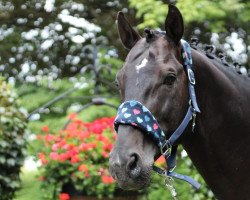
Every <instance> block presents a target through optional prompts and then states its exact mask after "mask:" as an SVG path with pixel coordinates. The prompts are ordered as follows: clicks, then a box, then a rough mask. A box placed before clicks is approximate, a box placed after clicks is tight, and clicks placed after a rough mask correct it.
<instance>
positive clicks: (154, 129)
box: [114, 40, 200, 192]
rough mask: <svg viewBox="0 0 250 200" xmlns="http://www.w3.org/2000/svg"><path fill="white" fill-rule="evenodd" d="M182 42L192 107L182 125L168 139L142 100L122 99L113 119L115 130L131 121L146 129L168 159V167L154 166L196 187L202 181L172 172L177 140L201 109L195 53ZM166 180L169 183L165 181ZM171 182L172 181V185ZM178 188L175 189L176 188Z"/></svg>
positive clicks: (134, 124)
mask: <svg viewBox="0 0 250 200" xmlns="http://www.w3.org/2000/svg"><path fill="white" fill-rule="evenodd" d="M181 44H182V51H181V53H182V59H183V67H184V70H185V71H186V73H187V76H188V80H189V81H188V90H189V99H190V100H189V108H188V110H187V113H186V115H185V117H184V119H183V120H182V122H181V124H180V125H179V127H178V128H177V129H176V130H175V131H174V133H172V134H171V136H170V138H169V139H166V137H165V133H164V132H163V131H162V129H161V128H160V125H159V123H158V122H157V120H156V119H155V117H154V116H153V114H152V113H151V112H150V111H149V109H148V108H146V107H145V106H144V105H143V104H141V103H140V102H139V101H136V100H131V101H126V102H124V103H122V104H121V105H120V106H119V108H118V113H117V117H116V119H115V122H114V126H115V130H116V132H118V127H119V125H120V124H124V125H130V126H133V127H136V128H138V129H140V130H141V131H142V132H143V133H146V134H148V135H149V136H150V137H152V139H153V140H154V141H155V142H156V143H157V145H158V147H159V148H160V150H161V154H162V155H163V156H164V158H165V159H166V163H167V170H163V169H161V168H159V167H156V166H153V169H154V171H156V172H157V173H158V174H160V175H163V176H165V177H168V178H169V177H170V178H171V177H173V178H177V179H181V180H184V181H186V182H188V183H190V184H191V185H192V186H193V187H194V188H196V189H199V188H200V184H199V183H197V182H196V181H195V180H193V179H192V178H190V177H188V176H186V175H182V174H178V173H175V172H173V170H174V168H175V166H176V153H177V146H178V144H176V141H177V140H178V139H179V138H180V137H181V135H182V133H183V132H184V130H185V129H186V127H187V126H188V124H189V122H190V121H191V120H192V131H193V130H194V128H195V118H196V113H197V112H198V113H200V109H199V107H198V104H197V100H196V95H195V89H194V86H195V77H194V72H193V69H192V57H191V48H190V45H189V44H188V43H187V42H186V41H185V40H181ZM166 184H167V183H166ZM170 186H171V185H170ZM174 192H175V191H174Z"/></svg>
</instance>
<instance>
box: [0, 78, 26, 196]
mask: <svg viewBox="0 0 250 200" xmlns="http://www.w3.org/2000/svg"><path fill="white" fill-rule="evenodd" d="M26 132H27V131H26V115H25V111H24V109H22V108H20V107H19V104H18V97H17V95H16V93H15V92H14V91H13V88H12V87H11V86H10V85H8V84H7V83H6V82H5V81H4V80H3V78H1V77H0V169H1V170H0V196H1V197H0V199H1V200H9V199H13V197H14V195H15V191H16V190H17V189H18V188H19V187H20V177H19V173H20V168H21V166H22V164H23V161H24V155H25V147H26V139H25V138H26V136H25V135H26Z"/></svg>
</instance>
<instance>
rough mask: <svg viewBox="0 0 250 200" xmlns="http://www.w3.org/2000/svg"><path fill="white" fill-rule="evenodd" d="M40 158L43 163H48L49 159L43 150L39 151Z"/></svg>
mask: <svg viewBox="0 0 250 200" xmlns="http://www.w3.org/2000/svg"><path fill="white" fill-rule="evenodd" d="M38 158H39V159H40V161H41V163H42V164H43V165H46V164H48V160H47V159H46V156H45V154H44V153H43V152H41V153H38Z"/></svg>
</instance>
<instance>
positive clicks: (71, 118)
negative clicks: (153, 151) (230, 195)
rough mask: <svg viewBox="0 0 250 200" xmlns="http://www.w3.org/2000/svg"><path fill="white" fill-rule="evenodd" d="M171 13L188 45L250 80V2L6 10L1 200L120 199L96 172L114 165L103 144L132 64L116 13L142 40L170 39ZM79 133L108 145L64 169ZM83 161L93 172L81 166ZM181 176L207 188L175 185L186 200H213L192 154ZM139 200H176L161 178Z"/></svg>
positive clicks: (16, 5)
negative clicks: (149, 35)
mask: <svg viewBox="0 0 250 200" xmlns="http://www.w3.org/2000/svg"><path fill="white" fill-rule="evenodd" d="M168 3H172V4H176V5H177V7H178V8H179V9H180V11H181V12H182V15H183V17H184V21H185V35H184V39H186V40H187V41H191V38H194V37H195V38H198V40H199V41H200V43H199V44H198V46H199V47H206V44H209V45H213V46H214V47H216V51H215V52H216V53H217V54H219V57H220V58H221V59H222V60H223V62H226V61H228V62H229V63H232V64H233V65H232V66H233V67H234V68H235V70H236V71H237V72H238V73H240V74H242V75H243V76H247V75H248V74H249V67H250V2H249V1H248V0H212V1H211V0H176V1H175V0H168V1H166V0H141V1H137V0H128V1H125V0H120V1H118V0H116V1H107V0H105V1H103V0H8V1H7V0H0V92H1V94H0V149H1V150H0V168H1V172H0V199H3V200H5V199H16V200H29V199H37V200H40V199H64V200H67V199H69V198H70V199H72V198H71V196H72V195H71V194H70V191H68V189H67V187H66V186H65V185H67V184H68V183H70V184H71V185H73V186H70V188H71V187H73V188H74V190H77V191H79V190H81V191H82V192H81V195H85V197H84V199H86V196H96V197H99V198H108V197H112V196H113V197H114V198H115V197H116V196H117V193H120V191H117V188H116V185H115V183H114V182H113V180H112V179H110V177H109V174H108V172H106V171H107V170H106V168H105V169H102V168H101V167H99V168H98V169H94V168H93V169H92V168H91V166H92V167H93V166H94V163H95V162H94V161H96V162H97V161H98V162H97V164H98V163H105V164H103V166H104V165H105V166H106V165H107V159H108V158H107V156H106V154H105V153H108V151H109V149H110V147H107V146H104V143H106V144H107V141H109V142H110V143H112V141H111V139H110V140H108V139H107V138H113V137H115V136H113V134H114V133H113V131H112V130H111V128H110V127H111V124H112V117H113V116H115V113H116V107H117V106H118V105H119V103H120V99H119V92H118V91H117V89H116V86H115V84H114V78H115V74H116V72H117V70H118V69H120V68H121V66H122V63H123V60H124V59H125V57H126V54H127V51H126V50H125V49H124V48H123V46H122V44H121V43H120V40H119V37H118V33H117V30H116V13H117V12H118V11H120V10H121V11H123V12H124V13H125V15H126V16H127V18H128V20H129V21H130V23H131V24H132V25H133V26H134V27H135V28H137V30H138V32H139V33H140V34H141V35H143V29H144V28H145V27H149V28H155V29H158V28H160V29H162V30H164V20H165V17H166V15H167V11H168V9H167V4H168ZM96 120H97V121H96ZM79 124H81V126H80V127H81V128H82V130H83V129H84V130H86V131H88V132H90V133H94V134H96V135H98V134H100V133H101V134H103V135H104V136H103V137H104V138H106V137H107V138H106V140H104V139H103V138H102V139H100V138H99V136H98V138H99V139H100V144H99V143H98V144H94V145H92V147H90V146H91V145H90V146H89V147H88V148H89V149H88V148H87V150H88V152H87V153H86V149H85V150H83V151H84V152H83V153H82V154H81V155H80V154H79V160H77V159H78V157H76V158H77V159H76V160H73V161H72V159H71V158H65V159H64V160H63V161H62V160H60V159H61V157H60V159H59V160H58V158H57V157H56V156H55V154H54V153H57V154H56V155H57V156H58V155H61V154H60V153H62V152H61V151H64V150H65V149H66V147H65V146H64V147H61V146H60V148H62V149H63V148H64V150H62V149H61V150H60V148H59V147H56V146H57V145H56V144H58V145H59V142H62V141H64V142H65V138H64V137H65V135H63V134H64V132H63V130H66V131H68V132H67V134H68V133H70V134H71V133H72V132H76V131H81V130H80V129H79ZM100 124H101V125H102V127H101V128H100ZM92 126H93V127H94V128H93V127H92ZM72 127H74V128H72ZM91 127H92V128H91ZM100 130H101V131H100ZM99 132H100V133H99ZM107 132H108V133H107ZM77 133H78V132H77ZM91 137H92V136H89V135H88V136H84V141H85V138H87V139H86V144H89V143H88V142H93V141H92V140H91ZM67 138H70V139H69V142H68V143H67V141H66V144H67V145H68V146H71V147H72V145H73V146H74V147H75V148H78V147H79V146H80V145H82V144H78V143H77V142H76V141H74V140H78V139H79V138H78V136H72V135H71V136H70V137H69V136H68V135H67ZM92 139H93V138H92ZM94 139H96V138H94ZM99 139H97V140H98V141H99ZM101 141H102V142H103V141H105V142H103V143H101ZM60 144H61V143H60ZM67 145H66V146H67ZM98 145H99V146H98ZM68 146H67V148H69V147H68ZM96 146H97V147H96ZM72 148H73V147H72ZM72 148H71V150H72ZM95 148H96V151H95V153H93V152H94V149H95ZM98 148H100V149H102V151H101V150H99V149H98ZM67 150H69V149H67ZM78 151H80V150H79V149H78V150H77V152H78ZM99 154H100V155H101V156H99ZM53 155H54V156H53ZM74 155H75V154H74ZM93 155H94V156H93ZM76 156H77V155H76ZM91 156H93V159H94V161H93V160H91V159H90V157H91ZM98 156H99V157H101V160H98V159H99V157H98ZM97 157H98V159H97ZM84 159H85V160H89V165H87V164H86V165H87V166H83V165H81V164H82V163H83V162H85V160H84ZM97 164H96V165H97ZM159 164H161V161H159ZM80 166H81V167H80ZM106 167H107V166H106ZM2 169H3V170H2ZM56 169H57V170H56ZM76 169H77V171H78V172H82V173H79V174H77V173H75V171H74V170H76ZM91 169H92V171H91ZM95 170H96V171H95ZM177 171H179V172H183V173H185V174H188V175H191V176H193V177H195V179H197V180H198V181H200V182H202V184H203V186H202V190H201V191H199V192H196V191H194V190H193V189H191V188H190V186H189V185H187V184H185V183H182V182H178V181H176V184H175V185H176V188H177V191H178V193H179V198H180V199H214V197H213V194H212V192H211V191H210V190H209V188H208V187H207V186H206V185H205V183H204V182H203V180H202V178H201V177H200V176H199V175H198V174H197V172H196V170H195V168H194V166H193V165H192V163H191V161H190V160H189V159H188V157H187V155H186V153H185V151H180V155H179V164H178V169H177ZM57 172H58V173H59V175H56V173H57ZM87 172H89V173H90V172H91V173H92V174H91V173H90V175H89V174H88V173H87ZM83 174H84V175H83ZM89 176H92V177H98V176H99V177H101V179H98V178H96V179H95V180H94V179H91V178H89ZM72 177H73V178H72ZM76 177H77V178H76ZM50 178H51V179H50ZM77 181H78V182H77ZM99 182H100V184H99ZM58 183H60V184H58ZM65 187H66V189H65ZM81 187H82V188H81ZM86 188H87V189H86ZM91 188H92V189H91ZM71 189H72V188H71ZM92 190H93V191H92ZM73 193H74V195H76V193H77V192H75V191H74V192H73ZM74 195H73V196H74ZM127 195H129V194H123V196H125V199H128V198H130V197H128V196H127ZM132 196H134V197H133V198H138V199H167V198H171V197H170V195H169V191H168V190H167V189H166V188H165V187H164V180H162V179H161V178H160V177H158V176H157V175H154V176H153V179H152V186H151V187H150V188H148V189H147V190H145V191H141V192H139V193H137V194H133V195H132ZM131 198H132V197H131Z"/></svg>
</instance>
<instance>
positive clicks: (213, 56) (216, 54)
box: [190, 38, 250, 80]
mask: <svg viewBox="0 0 250 200" xmlns="http://www.w3.org/2000/svg"><path fill="white" fill-rule="evenodd" d="M190 46H191V47H192V48H193V49H195V50H197V51H199V52H200V53H202V54H204V55H206V56H207V57H208V58H209V59H210V60H211V61H212V62H213V63H214V64H216V65H222V66H223V67H225V68H227V69H228V70H230V71H233V72H235V74H239V75H241V76H242V77H248V78H250V70H248V71H247V69H246V68H245V69H246V72H245V73H244V71H242V70H241V69H242V66H241V65H240V64H239V63H238V62H229V61H227V56H226V53H225V52H223V51H221V50H219V51H217V50H216V48H215V46H214V45H208V44H201V43H199V40H198V39H197V38H191V42H190ZM248 80H249V79H248Z"/></svg>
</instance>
